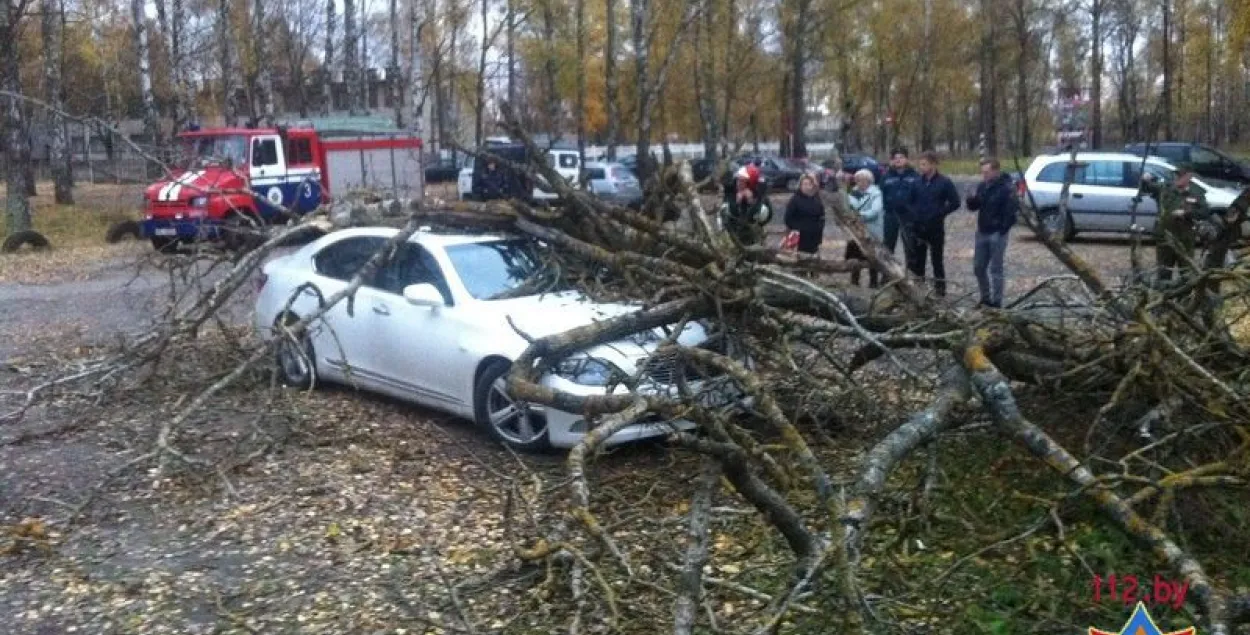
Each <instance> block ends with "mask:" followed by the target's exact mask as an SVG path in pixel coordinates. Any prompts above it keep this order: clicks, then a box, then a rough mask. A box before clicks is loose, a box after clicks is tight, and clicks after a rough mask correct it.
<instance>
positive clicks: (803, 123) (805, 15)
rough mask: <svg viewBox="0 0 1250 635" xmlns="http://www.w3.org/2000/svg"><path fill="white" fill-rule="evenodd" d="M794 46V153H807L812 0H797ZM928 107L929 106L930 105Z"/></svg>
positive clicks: (792, 101)
mask: <svg viewBox="0 0 1250 635" xmlns="http://www.w3.org/2000/svg"><path fill="white" fill-rule="evenodd" d="M795 5H796V6H795V14H794V31H793V32H792V33H793V35H794V49H793V51H791V57H790V78H791V81H790V99H789V102H790V156H796V157H805V156H807V139H806V135H807V100H806V99H805V95H804V92H805V89H806V88H807V61H808V58H809V56H810V55H811V53H810V51H809V50H808V49H809V46H808V43H807V39H808V38H807V35H808V33H809V31H810V30H811V24H810V22H811V19H812V15H811V0H796V2H795ZM926 107H928V106H927V105H926Z"/></svg>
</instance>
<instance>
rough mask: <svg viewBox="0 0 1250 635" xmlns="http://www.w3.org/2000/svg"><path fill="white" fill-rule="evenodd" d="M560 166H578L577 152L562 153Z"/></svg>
mask: <svg viewBox="0 0 1250 635" xmlns="http://www.w3.org/2000/svg"><path fill="white" fill-rule="evenodd" d="M560 167H562V168H575V167H577V155H576V154H561V155H560Z"/></svg>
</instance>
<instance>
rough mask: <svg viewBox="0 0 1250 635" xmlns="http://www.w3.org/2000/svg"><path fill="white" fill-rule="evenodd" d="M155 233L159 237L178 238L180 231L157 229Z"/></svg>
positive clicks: (169, 228)
mask: <svg viewBox="0 0 1250 635" xmlns="http://www.w3.org/2000/svg"><path fill="white" fill-rule="evenodd" d="M153 233H154V234H156V235H157V236H177V235H178V230H177V229H174V228H173V227H157V228H156V231H154V232H153Z"/></svg>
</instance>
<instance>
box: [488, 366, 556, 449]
mask: <svg viewBox="0 0 1250 635" xmlns="http://www.w3.org/2000/svg"><path fill="white" fill-rule="evenodd" d="M511 368H512V364H511V363H510V362H507V361H504V360H502V359H500V360H495V361H493V362H490V363H489V364H488V365H487V366H486V368H484V369H483V370H482V372H481V374H480V376H479V377H478V379H477V384H476V385H475V386H474V389H473V415H474V419H475V420H476V421H477V424H478V425H480V426H482V427H483V428H485V429H486V431H487V432H489V433H490V435H491V436H492V437H494V438H495V440H497V441H499V442H500V443H502V444H504V445H507V446H509V447H512V448H513V449H516V450H520V451H522V452H540V451H543V450H547V449H549V448H550V447H551V443H550V441H549V440H548V435H547V419H546V417H544V416H543V415H542V414H539V413H536V412H533V411H532V410H530V409H528V408H526V407H525V405H524V404H520V403H518V402H517V401H516V400H515V399H513V398H512V397H511V396H510V395H509V394H508V391H507V375H508V371H509V370H510V369H511Z"/></svg>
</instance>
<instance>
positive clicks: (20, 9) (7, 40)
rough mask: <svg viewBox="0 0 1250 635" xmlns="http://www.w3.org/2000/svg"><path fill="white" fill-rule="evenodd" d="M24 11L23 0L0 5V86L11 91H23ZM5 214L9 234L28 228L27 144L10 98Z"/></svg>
mask: <svg viewBox="0 0 1250 635" xmlns="http://www.w3.org/2000/svg"><path fill="white" fill-rule="evenodd" d="M25 10H26V2H25V0H3V5H0V88H2V89H3V90H4V91H6V92H8V93H12V94H15V95H16V94H20V93H21V92H22V78H21V59H20V55H21V48H20V47H19V46H18V45H19V41H18V38H17V37H16V36H17V29H18V22H19V21H20V20H21V17H22V14H23V13H24V12H25ZM4 140H5V144H4V155H5V165H6V167H7V169H6V170H5V195H6V200H5V206H4V209H5V215H6V221H7V225H6V227H8V232H9V235H10V236H15V235H17V234H19V233H20V232H25V231H29V230H30V228H31V219H30V202H29V201H27V200H26V196H25V187H26V183H25V179H24V177H23V174H22V164H21V161H20V160H19V159H18V157H21V156H22V150H23V148H24V147H25V146H26V145H27V140H26V129H25V127H24V125H23V122H22V104H21V103H20V102H19V101H18V100H17V99H14V98H12V97H10V98H9V99H7V100H5V104H4Z"/></svg>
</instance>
